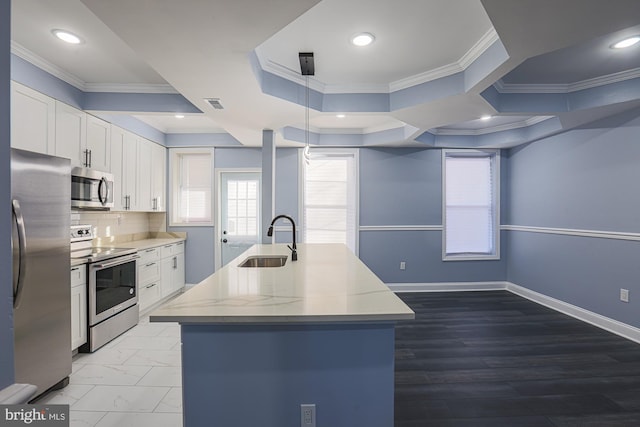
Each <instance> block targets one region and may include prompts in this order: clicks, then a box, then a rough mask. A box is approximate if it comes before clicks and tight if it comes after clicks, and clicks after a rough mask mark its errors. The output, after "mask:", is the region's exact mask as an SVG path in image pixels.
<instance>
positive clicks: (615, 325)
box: [507, 282, 640, 343]
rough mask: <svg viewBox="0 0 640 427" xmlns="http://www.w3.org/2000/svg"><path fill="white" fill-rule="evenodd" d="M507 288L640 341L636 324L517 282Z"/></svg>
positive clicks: (524, 296)
mask: <svg viewBox="0 0 640 427" xmlns="http://www.w3.org/2000/svg"><path fill="white" fill-rule="evenodd" d="M507 290H508V291H509V292H511V293H514V294H516V295H519V296H521V297H523V298H526V299H528V300H531V301H533V302H536V303H538V304H541V305H544V306H545V307H549V308H551V309H553V310H556V311H559V312H560V313H564V314H566V315H568V316H571V317H574V318H576V319H578V320H582V321H583V322H587V323H589V324H591V325H593V326H597V327H598V328H600V329H604V330H605V331H609V332H611V333H614V334H616V335H620V336H621V337H624V338H627V339H629V340H631V341H635V342H637V343H640V329H638V328H636V327H634V326H631V325H627V324H626V323H622V322H619V321H617V320H614V319H611V318H609V317H605V316H602V315H600V314H597V313H594V312H592V311H589V310H585V309H584V308H580V307H578V306H575V305H573V304H569V303H567V302H564V301H560V300H558V299H555V298H552V297H549V296H547V295H543V294H541V293H538V292H535V291H532V290H530V289H527V288H523V287H522V286H519V285H516V284H515V283H509V282H508V284H507Z"/></svg>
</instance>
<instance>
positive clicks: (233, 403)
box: [150, 244, 414, 427]
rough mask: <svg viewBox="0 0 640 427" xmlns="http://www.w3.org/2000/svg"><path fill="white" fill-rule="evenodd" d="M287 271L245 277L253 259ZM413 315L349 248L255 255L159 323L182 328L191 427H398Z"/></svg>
mask: <svg viewBox="0 0 640 427" xmlns="http://www.w3.org/2000/svg"><path fill="white" fill-rule="evenodd" d="M277 256H283V257H285V256H286V257H287V260H286V263H285V264H284V265H283V266H281V267H257V268H256V267H240V266H239V265H240V264H241V263H242V262H243V261H244V260H245V259H247V258H250V257H277ZM413 317H414V313H413V311H412V310H411V309H410V308H409V307H407V306H406V305H405V304H404V303H403V302H402V301H401V300H400V299H399V298H398V297H397V296H396V295H395V294H393V292H391V291H390V290H389V289H388V288H387V287H386V286H385V285H384V284H383V283H382V282H381V281H380V279H378V278H377V277H376V276H375V275H374V274H373V273H372V272H371V271H370V270H369V269H368V268H367V267H366V266H365V265H364V264H363V263H362V262H361V261H360V260H359V259H358V258H357V257H356V256H355V255H353V253H352V252H351V251H349V249H347V247H346V246H344V245H339V244H301V245H299V246H298V261H291V252H290V250H289V249H288V248H287V246H286V245H255V246H253V247H252V248H250V249H249V250H248V251H247V252H245V253H244V254H243V255H241V256H240V257H238V258H237V259H235V260H234V261H232V262H230V263H229V264H228V265H227V266H225V267H224V268H222V269H220V270H219V271H217V272H216V273H214V274H213V275H211V276H210V277H208V278H207V279H205V280H203V281H202V282H201V283H200V284H198V285H197V286H195V287H193V288H192V289H190V290H189V291H187V292H186V293H184V294H183V295H181V296H180V297H178V298H176V299H174V300H173V301H170V302H169V303H167V304H165V305H164V306H162V307H160V308H159V309H157V310H155V311H154V312H152V313H151V316H150V321H152V322H179V323H180V324H181V339H182V383H183V411H184V423H185V427H197V426H239V427H245V426H246V427H250V426H261V427H283V426H287V427H288V426H291V427H293V426H296V427H297V426H299V425H301V408H300V405H301V404H315V405H316V415H315V416H316V418H317V419H316V425H317V426H318V427H320V426H332V427H339V426H345V427H347V426H349V427H351V426H370V427H376V426H380V427H391V426H393V404H394V402H393V391H394V386H393V385H394V325H395V322H396V321H399V320H408V319H413Z"/></svg>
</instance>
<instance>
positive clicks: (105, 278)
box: [88, 253, 138, 326]
mask: <svg viewBox="0 0 640 427" xmlns="http://www.w3.org/2000/svg"><path fill="white" fill-rule="evenodd" d="M137 258H138V255H136V254H135V253H133V254H128V255H120V256H118V255H115V256H114V257H113V258H110V259H104V260H103V261H98V262H92V263H90V264H89V289H88V290H89V306H88V308H89V326H95V325H97V324H98V323H100V322H102V321H103V320H106V319H108V318H109V317H111V316H114V315H116V314H118V313H120V312H121V311H124V310H126V309H127V308H129V307H131V306H133V305H136V304H137V303H138V292H137V290H136V283H137V280H136V259H137Z"/></svg>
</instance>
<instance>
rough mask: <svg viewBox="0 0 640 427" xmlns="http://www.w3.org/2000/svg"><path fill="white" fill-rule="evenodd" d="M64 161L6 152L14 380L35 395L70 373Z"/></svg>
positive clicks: (67, 193) (68, 189) (65, 381)
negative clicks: (34, 389)
mask: <svg viewBox="0 0 640 427" xmlns="http://www.w3.org/2000/svg"><path fill="white" fill-rule="evenodd" d="M70 172H71V167H70V162H69V160H67V159H62V158H59V157H53V156H46V155H43V154H37V153H32V152H30V151H24V150H17V149H11V209H12V211H13V231H12V240H11V242H12V249H13V327H14V353H15V354H14V359H15V381H16V382H17V383H28V384H34V385H36V386H37V387H38V391H37V394H38V395H39V394H41V393H43V392H45V391H46V390H48V389H49V388H53V387H56V388H60V387H64V386H66V385H67V384H68V382H69V379H68V377H69V375H70V374H71V284H70V281H71V279H70V259H69V222H70V216H71V177H70Z"/></svg>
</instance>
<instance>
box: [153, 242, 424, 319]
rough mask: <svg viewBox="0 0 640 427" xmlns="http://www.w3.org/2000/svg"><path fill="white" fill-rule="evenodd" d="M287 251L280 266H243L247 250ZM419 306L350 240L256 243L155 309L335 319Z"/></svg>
mask: <svg viewBox="0 0 640 427" xmlns="http://www.w3.org/2000/svg"><path fill="white" fill-rule="evenodd" d="M256 255H287V256H288V259H287V262H286V264H285V265H284V266H282V267H263V268H242V267H238V265H239V264H240V263H241V262H242V261H244V260H245V259H246V258H247V257H249V256H256ZM413 318H414V313H413V311H412V310H411V309H410V308H409V307H408V306H407V305H406V304H405V303H404V302H402V300H400V298H398V297H397V296H396V295H395V294H394V293H393V292H391V291H390V290H389V288H387V287H386V286H385V285H384V283H382V281H381V280H380V279H378V277H377V276H376V275H375V274H373V272H371V270H369V269H368V268H367V267H366V266H365V265H364V264H363V263H362V261H360V259H358V257H356V256H355V255H354V254H353V253H352V252H351V251H350V250H349V249H348V248H347V247H346V246H345V245H342V244H300V245H298V261H291V251H290V250H289V249H288V248H287V246H286V245H280V244H278V245H254V246H253V247H251V248H250V249H249V250H248V251H247V252H245V253H243V254H242V255H241V256H239V257H238V258H236V259H235V260H233V261H231V262H230V263H229V264H228V265H227V266H225V267H223V268H221V269H220V270H218V271H217V272H216V273H214V274H212V275H211V276H209V277H208V278H206V279H205V280H203V281H202V282H200V283H199V284H198V285H196V286H194V287H193V288H191V289H190V290H188V291H187V292H185V293H184V294H182V295H181V296H179V297H178V298H176V299H174V300H172V301H169V302H168V303H166V304H164V305H163V306H161V307H160V308H158V309H157V310H155V311H153V312H152V313H151V316H150V320H151V321H152V322H179V323H203V324H233V323H238V324H250V323H256V324H259V323H331V322H340V323H343V322H372V321H396V320H406V319H413Z"/></svg>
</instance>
